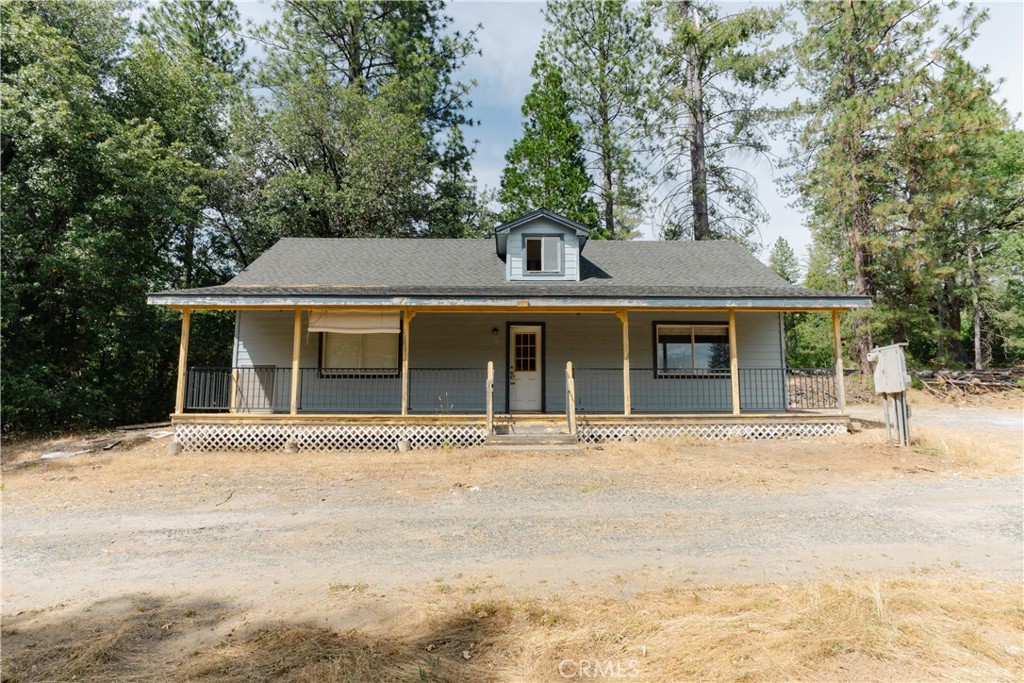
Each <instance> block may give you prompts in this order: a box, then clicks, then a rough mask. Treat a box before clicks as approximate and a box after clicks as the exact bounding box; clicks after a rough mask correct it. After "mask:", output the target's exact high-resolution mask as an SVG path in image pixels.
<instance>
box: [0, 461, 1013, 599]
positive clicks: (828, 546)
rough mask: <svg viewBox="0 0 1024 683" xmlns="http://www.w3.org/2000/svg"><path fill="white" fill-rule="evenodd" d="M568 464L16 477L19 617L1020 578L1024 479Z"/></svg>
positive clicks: (13, 512)
mask: <svg viewBox="0 0 1024 683" xmlns="http://www.w3.org/2000/svg"><path fill="white" fill-rule="evenodd" d="M555 472H556V474H554V475H552V474H551V472H550V471H545V470H544V469H543V468H528V469H526V470H524V471H523V472H522V473H521V475H518V476H513V477H509V478H508V479H507V480H505V481H502V482H500V483H494V482H492V483H489V484H485V485H483V486H481V487H479V488H474V487H473V485H472V483H471V482H469V483H467V484H466V485H463V486H457V487H453V488H451V489H448V490H444V491H441V492H434V493H431V494H430V495H427V496H423V495H419V496H414V495H410V493H409V492H403V491H401V490H397V489H395V488H394V487H393V486H389V485H388V483H387V482H377V481H365V480H364V481H329V482H323V481H321V482H319V483H316V484H310V485H309V486H307V487H300V488H295V487H288V488H283V487H282V488H276V487H274V486H273V485H272V483H271V482H267V486H266V487H265V488H261V487H252V488H247V489H245V490H239V491H238V492H235V489H230V490H229V487H230V486H233V485H234V484H232V483H226V484H217V485H214V486H212V487H210V488H208V489H207V490H205V493H204V500H205V502H201V503H197V504H195V505H190V506H188V507H182V506H180V504H179V505H177V506H170V507H169V506H168V505H167V504H166V501H163V500H161V498H160V494H159V492H158V491H156V490H154V489H153V487H152V486H151V487H148V488H146V487H143V488H140V489H138V490H134V491H133V490H132V489H131V488H127V489H126V490H125V491H119V492H116V493H115V492H114V491H113V490H111V492H110V493H111V496H110V502H109V504H106V505H104V504H99V503H96V502H95V501H89V502H88V504H86V505H76V504H74V501H73V499H74V491H73V489H74V487H75V486H76V484H77V483H78V482H76V481H75V480H76V477H74V476H71V477H67V478H66V480H64V481H55V482H54V484H53V496H54V499H55V501H56V503H55V504H53V505H48V506H41V505H38V504H33V505H29V504H27V503H25V504H22V501H21V500H20V499H19V498H18V496H17V495H14V494H10V495H9V494H8V492H6V491H5V510H4V515H3V534H2V535H3V571H4V577H3V578H4V581H3V598H4V604H3V612H4V614H8V615H9V614H15V613H18V612H20V611H22V610H34V609H43V608H48V607H53V606H56V605H61V606H71V605H81V604H86V603H91V602H93V601H95V600H99V599H103V598H107V597H114V596H120V595H124V594H126V593H136V592H149V593H158V594H185V593H188V594H197V593H202V594H209V595H218V596H225V597H231V598H234V599H238V600H243V601H253V602H262V603H264V604H274V605H277V606H278V608H279V609H281V610H284V611H294V610H295V609H315V608H316V606H317V605H318V604H319V601H321V600H323V599H324V596H325V595H327V594H328V593H329V591H330V590H331V587H332V586H335V587H336V586H338V585H341V584H349V585H356V584H360V583H366V584H368V585H369V586H372V587H373V588H374V590H380V591H387V592H391V591H393V590H395V589H397V588H398V587H400V586H404V585H411V584H416V583H421V582H425V581H454V580H456V579H459V580H469V579H471V578H474V579H475V580H479V581H481V582H484V583H488V582H489V583H490V584H491V585H494V584H499V585H503V586H505V587H507V588H508V589H511V590H522V591H529V592H532V593H538V592H540V593H543V592H545V591H561V590H569V589H573V588H598V589H601V590H604V591H605V592H611V593H615V592H622V593H629V592H632V591H636V590H641V589H643V588H646V587H652V586H655V585H664V584H665V582H666V581H674V582H682V581H691V580H692V581H698V582H702V583H716V582H723V581H733V580H742V581H748V580H751V581H760V580H764V579H802V578H809V577H815V576H818V575H821V574H822V573H826V572H828V571H831V570H834V569H835V568H839V569H841V570H851V571H859V570H867V571H883V572H886V571H906V570H913V569H920V570H927V569H929V568H934V567H936V566H942V567H949V566H953V567H959V568H962V569H964V570H965V571H969V572H972V573H975V572H982V573H986V574H991V575H994V576H998V577H1000V578H1010V579H1021V578H1022V567H1024V553H1022V544H1024V539H1022V517H1021V500H1022V496H1024V487H1022V482H1021V480H1020V479H1019V478H1018V477H1010V478H985V479H958V478H949V479H940V480H928V481H912V480H909V479H907V480H894V481H883V482H869V483H858V484H855V485H849V486H834V487H828V488H822V489H816V490H809V491H796V492H792V491H790V492H783V491H758V490H756V489H752V488H744V487H733V488H723V489H718V490H713V491H710V492H709V491H707V490H694V488H693V487H690V486H687V485H684V484H682V483H681V484H680V485H679V486H667V487H664V488H663V489H661V490H657V491H652V490H647V489H642V488H638V487H636V486H633V485H630V484H629V483H628V482H626V483H625V484H623V485H618V484H617V483H616V482H615V481H614V480H612V479H606V480H602V481H601V482H599V483H597V484H595V483H594V482H595V479H594V476H593V474H594V473H593V472H589V473H584V472H582V471H579V472H577V473H575V474H574V473H573V471H572V470H567V469H565V468H556V469H555ZM553 477H554V481H553V480H552V478H553ZM62 491H64V492H65V493H66V494H67V497H68V499H69V500H68V502H67V505H66V507H63V506H62V503H61V502H60V496H61V495H62Z"/></svg>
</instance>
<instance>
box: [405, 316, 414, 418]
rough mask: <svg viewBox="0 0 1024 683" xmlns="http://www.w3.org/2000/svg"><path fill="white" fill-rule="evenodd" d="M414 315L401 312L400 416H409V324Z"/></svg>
mask: <svg viewBox="0 0 1024 683" xmlns="http://www.w3.org/2000/svg"><path fill="white" fill-rule="evenodd" d="M415 315H416V314H415V313H414V312H413V311H410V310H409V309H407V308H406V309H403V310H402V415H408V414H409V328H410V325H409V323H411V322H412V319H413V316H415Z"/></svg>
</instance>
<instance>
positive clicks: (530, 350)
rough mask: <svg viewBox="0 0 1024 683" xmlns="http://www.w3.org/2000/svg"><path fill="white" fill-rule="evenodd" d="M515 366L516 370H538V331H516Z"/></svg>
mask: <svg viewBox="0 0 1024 683" xmlns="http://www.w3.org/2000/svg"><path fill="white" fill-rule="evenodd" d="M514 342H515V354H514V357H515V365H514V366H513V367H514V368H515V371H516V372H536V371H537V333H536V332H516V334H515V340H514Z"/></svg>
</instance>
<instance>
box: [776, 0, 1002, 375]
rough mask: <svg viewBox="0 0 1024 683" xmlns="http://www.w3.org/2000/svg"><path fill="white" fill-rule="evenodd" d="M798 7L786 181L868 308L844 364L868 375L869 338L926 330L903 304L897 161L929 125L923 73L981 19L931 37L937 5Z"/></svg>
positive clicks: (911, 294)
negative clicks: (797, 92)
mask: <svg viewBox="0 0 1024 683" xmlns="http://www.w3.org/2000/svg"><path fill="white" fill-rule="evenodd" d="M798 7H799V9H800V11H801V14H802V15H803V19H804V23H805V30H804V32H803V34H802V36H801V37H800V38H799V40H797V41H796V43H795V46H794V54H795V57H796V61H797V65H798V67H799V68H798V72H797V83H798V84H799V85H800V86H802V87H803V88H804V89H806V90H807V91H808V92H809V93H810V96H809V98H808V99H807V100H806V101H804V102H801V103H800V104H799V106H798V107H797V112H798V114H799V119H798V120H799V121H800V127H799V134H798V139H797V145H796V146H797V153H796V154H795V155H794V159H793V163H794V164H795V166H796V172H795V173H794V175H793V180H794V182H795V185H796V189H797V191H798V193H799V199H800V202H801V204H802V205H803V207H804V208H805V210H806V211H807V213H808V214H809V215H810V224H811V229H812V235H813V237H814V239H815V241H816V242H829V243H832V244H836V245H838V246H841V248H842V253H843V254H844V258H843V260H842V264H843V268H844V269H845V271H846V274H848V276H849V279H850V280H851V281H852V283H853V289H854V291H855V292H856V293H858V294H862V295H866V296H870V297H872V298H874V299H875V303H876V307H875V309H873V310H872V311H871V312H870V313H869V314H867V315H857V316H855V317H854V318H853V337H854V343H853V347H854V348H853V351H854V357H855V358H856V359H857V361H858V363H859V365H860V368H861V370H862V371H864V372H867V371H868V370H869V369H870V366H869V364H868V362H867V353H868V351H869V350H870V348H871V346H872V340H873V331H882V330H885V331H886V332H888V333H890V334H892V335H893V336H894V337H895V338H903V339H906V334H907V331H908V330H909V329H912V328H915V327H919V326H927V323H928V320H927V316H926V315H923V312H922V311H921V310H917V311H914V310H907V309H905V308H904V307H902V304H903V303H904V302H906V301H908V300H914V299H917V298H919V297H920V296H921V282H920V280H919V278H918V277H917V275H919V274H920V273H922V272H925V271H926V266H927V262H926V261H924V260H922V259H923V258H925V254H926V252H925V250H922V249H921V248H920V247H921V243H920V242H919V240H918V236H919V235H920V234H921V233H920V232H919V228H920V227H921V226H923V225H925V221H923V220H922V218H923V214H922V212H921V210H920V209H921V208H922V207H923V206H924V205H923V204H921V203H919V202H917V201H915V200H914V199H913V197H914V196H916V195H917V192H916V190H915V188H914V187H913V185H914V170H913V169H912V168H910V167H908V166H907V164H906V163H905V157H903V156H902V155H903V154H904V153H905V152H906V151H907V150H908V149H909V148H910V147H912V146H913V145H912V144H911V145H910V146H909V147H908V144H907V143H908V142H910V141H911V140H914V139H918V138H919V133H920V132H921V131H923V130H924V129H925V128H926V127H927V126H928V125H929V122H928V121H927V119H926V118H922V117H921V110H920V107H921V105H922V103H927V102H929V101H930V100H931V99H932V95H933V94H934V92H935V89H934V79H933V72H934V71H935V69H936V68H937V67H941V66H943V65H945V64H947V63H949V61H950V59H951V57H954V56H955V55H957V54H959V53H961V52H962V51H963V49H964V48H965V47H966V46H967V45H968V44H969V43H970V42H971V40H972V39H973V37H974V36H975V35H976V32H977V26H978V23H979V22H980V20H981V19H982V16H981V15H978V13H977V12H975V11H974V10H973V9H972V8H968V9H967V10H965V12H964V14H963V16H962V17H961V20H960V22H959V26H958V28H957V29H951V30H947V31H942V32H940V31H938V17H939V11H940V7H939V6H938V5H935V4H926V3H918V2H915V1H914V0H894V1H893V2H886V3H875V4H871V5H862V4H860V3H845V2H844V3H819V2H811V1H809V0H808V1H805V2H801V3H799V4H798ZM908 183H909V185H908ZM908 191H909V194H908V193H907V192H908ZM895 216H900V220H899V221H893V220H892V218H893V217H895ZM904 235H909V236H911V239H909V240H904V239H903V237H904ZM908 314H909V315H908ZM867 316H870V317H867ZM912 350H913V349H912Z"/></svg>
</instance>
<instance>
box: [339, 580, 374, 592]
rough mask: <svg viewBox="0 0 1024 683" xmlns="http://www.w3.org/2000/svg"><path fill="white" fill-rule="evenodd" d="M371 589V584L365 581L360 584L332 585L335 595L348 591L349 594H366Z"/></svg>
mask: <svg viewBox="0 0 1024 683" xmlns="http://www.w3.org/2000/svg"><path fill="white" fill-rule="evenodd" d="M369 587H370V584H368V583H366V582H365V581H360V582H359V583H332V584H331V585H330V589H331V591H332V592H334V593H340V592H341V591H348V592H349V593H365V592H366V591H367V589H368V588H369Z"/></svg>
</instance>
